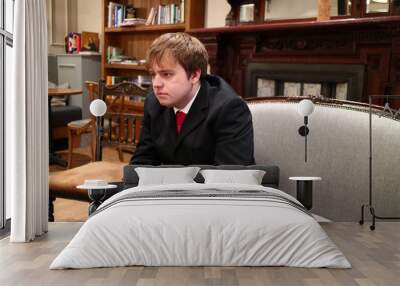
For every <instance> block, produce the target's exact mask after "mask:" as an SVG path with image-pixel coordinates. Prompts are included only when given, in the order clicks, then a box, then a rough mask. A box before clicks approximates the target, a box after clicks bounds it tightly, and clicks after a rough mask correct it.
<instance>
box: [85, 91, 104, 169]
mask: <svg viewBox="0 0 400 286" xmlns="http://www.w3.org/2000/svg"><path fill="white" fill-rule="evenodd" d="M89 109H90V113H91V114H92V115H93V116H95V117H96V161H101V157H102V156H101V155H102V154H101V150H102V146H101V138H102V137H103V128H102V126H101V119H102V116H103V115H104V114H105V113H106V111H107V105H106V103H105V102H104V101H103V100H101V99H95V100H93V101H92V103H90V107H89Z"/></svg>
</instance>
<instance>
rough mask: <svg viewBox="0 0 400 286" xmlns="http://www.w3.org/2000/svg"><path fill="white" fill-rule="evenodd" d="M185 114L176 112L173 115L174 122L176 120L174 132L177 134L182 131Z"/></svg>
mask: <svg viewBox="0 0 400 286" xmlns="http://www.w3.org/2000/svg"><path fill="white" fill-rule="evenodd" d="M185 117H186V113H184V112H182V111H178V112H177V113H176V114H175V120H176V132H177V133H178V134H179V133H180V132H181V129H182V125H183V121H185Z"/></svg>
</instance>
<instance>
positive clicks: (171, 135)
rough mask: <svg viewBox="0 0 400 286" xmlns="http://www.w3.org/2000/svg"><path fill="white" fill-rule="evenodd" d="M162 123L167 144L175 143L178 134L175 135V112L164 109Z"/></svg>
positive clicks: (171, 109) (170, 109)
mask: <svg viewBox="0 0 400 286" xmlns="http://www.w3.org/2000/svg"><path fill="white" fill-rule="evenodd" d="M163 117H164V122H165V123H166V126H165V127H166V128H165V130H166V134H167V136H168V142H176V140H177V137H178V134H176V121H175V112H174V109H173V108H166V109H165V110H164V116H163Z"/></svg>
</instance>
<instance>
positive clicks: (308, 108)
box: [297, 99, 314, 116]
mask: <svg viewBox="0 0 400 286" xmlns="http://www.w3.org/2000/svg"><path fill="white" fill-rule="evenodd" d="M297 111H298V112H299V114H300V115H302V116H308V115H310V114H311V113H313V111H314V103H313V102H312V101H311V100H309V99H303V100H302V101H300V102H299V106H298V108H297Z"/></svg>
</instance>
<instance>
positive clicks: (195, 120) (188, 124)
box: [174, 81, 208, 150]
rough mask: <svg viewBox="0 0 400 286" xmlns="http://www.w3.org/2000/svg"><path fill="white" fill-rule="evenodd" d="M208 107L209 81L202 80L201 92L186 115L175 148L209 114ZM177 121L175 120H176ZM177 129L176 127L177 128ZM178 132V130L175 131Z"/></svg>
mask: <svg viewBox="0 0 400 286" xmlns="http://www.w3.org/2000/svg"><path fill="white" fill-rule="evenodd" d="M207 108H208V86H207V82H205V81H202V83H201V87H200V90H199V93H198V94H197V97H196V99H195V100H194V102H193V104H192V106H191V107H190V110H189V113H188V114H187V115H186V118H185V121H184V122H183V126H182V129H181V133H180V134H179V135H177V136H178V138H177V141H176V145H175V150H176V148H178V146H179V145H180V143H181V142H182V140H183V139H184V138H185V137H186V136H187V135H188V134H189V133H190V132H191V131H192V130H194V129H195V128H196V127H197V126H198V125H199V124H200V123H201V122H203V121H204V119H205V117H206V116H207ZM174 122H175V120H174ZM175 130H176V129H175ZM174 133H175V134H176V131H175V132H174Z"/></svg>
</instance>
